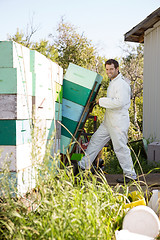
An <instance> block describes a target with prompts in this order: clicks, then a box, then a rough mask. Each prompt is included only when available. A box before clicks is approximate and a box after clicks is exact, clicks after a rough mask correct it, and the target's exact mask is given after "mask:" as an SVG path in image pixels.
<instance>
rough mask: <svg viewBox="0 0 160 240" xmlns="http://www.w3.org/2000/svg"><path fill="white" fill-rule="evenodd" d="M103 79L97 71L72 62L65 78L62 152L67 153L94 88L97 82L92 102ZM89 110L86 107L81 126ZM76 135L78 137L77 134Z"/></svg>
mask: <svg viewBox="0 0 160 240" xmlns="http://www.w3.org/2000/svg"><path fill="white" fill-rule="evenodd" d="M101 81H102V77H101V76H100V75H99V74H97V73H96V72H93V71H90V70H87V69H85V68H82V67H80V66H77V65H75V64H72V63H70V64H69V67H68V69H67V71H66V74H65V76H64V79H63V100H62V124H63V125H64V126H65V128H64V127H63V126H62V130H61V153H64V154H65V153H66V151H67V145H68V146H69V144H70V142H71V139H72V135H74V133H75V131H76V128H77V126H78V124H79V121H80V119H81V116H82V114H83V112H84V109H85V106H86V104H87V101H88V99H89V97H90V94H91V92H92V89H93V87H94V85H95V83H96V87H95V89H94V92H93V93H92V97H91V99H90V102H92V100H93V99H94V97H95V94H96V92H97V90H98V87H99V85H100V83H101ZM88 111H89V110H87V109H85V113H84V117H83V119H81V120H82V121H81V124H80V126H79V128H81V127H82V125H83V123H84V122H85V118H86V116H87V113H88ZM66 128H67V129H68V130H69V132H68V131H67V130H66ZM75 137H76V138H77V135H76V136H75ZM69 139H70V140H69ZM72 147H73V145H72Z"/></svg>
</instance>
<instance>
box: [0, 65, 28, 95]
mask: <svg viewBox="0 0 160 240" xmlns="http://www.w3.org/2000/svg"><path fill="white" fill-rule="evenodd" d="M16 93H17V94H23V95H30V96H32V74H31V73H30V72H26V74H25V75H24V73H23V72H21V71H19V70H18V69H17V68H0V94H16Z"/></svg>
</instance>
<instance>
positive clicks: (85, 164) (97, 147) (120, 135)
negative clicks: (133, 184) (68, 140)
mask: <svg viewBox="0 0 160 240" xmlns="http://www.w3.org/2000/svg"><path fill="white" fill-rule="evenodd" d="M110 139H111V140H112V144H113V148H114V152H115V154H116V156H117V158H118V161H119V164H120V166H121V168H122V169H123V173H124V175H125V176H128V177H132V178H133V179H135V178H136V173H135V170H134V167H133V162H132V158H131V153H130V149H129V147H128V146H127V142H128V130H125V131H124V130H120V129H117V128H115V127H109V128H107V127H106V126H104V123H102V124H101V125H100V126H99V128H98V129H97V131H96V132H95V133H94V134H93V135H92V137H91V140H90V142H89V145H88V147H87V150H86V152H85V156H84V157H83V158H82V160H81V161H79V162H78V164H79V166H80V167H81V168H83V169H89V168H90V167H91V164H92V163H93V161H94V160H95V158H96V157H97V155H98V153H99V152H100V151H101V149H102V148H103V147H104V146H105V145H106V143H107V142H108V141H109V140H110Z"/></svg>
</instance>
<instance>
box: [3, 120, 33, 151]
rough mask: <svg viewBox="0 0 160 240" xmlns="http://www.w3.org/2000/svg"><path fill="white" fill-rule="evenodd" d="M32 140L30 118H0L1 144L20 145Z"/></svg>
mask: <svg viewBox="0 0 160 240" xmlns="http://www.w3.org/2000/svg"><path fill="white" fill-rule="evenodd" d="M30 141H31V128H30V122H29V120H0V145H14V146H16V145H19V144H24V143H28V142H30Z"/></svg>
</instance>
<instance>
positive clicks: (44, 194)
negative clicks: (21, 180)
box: [0, 142, 148, 240]
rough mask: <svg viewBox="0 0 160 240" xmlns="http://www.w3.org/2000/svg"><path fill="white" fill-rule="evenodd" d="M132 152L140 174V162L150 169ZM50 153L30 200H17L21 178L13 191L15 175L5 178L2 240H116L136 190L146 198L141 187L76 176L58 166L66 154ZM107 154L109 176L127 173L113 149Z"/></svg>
mask: <svg viewBox="0 0 160 240" xmlns="http://www.w3.org/2000/svg"><path fill="white" fill-rule="evenodd" d="M49 144H51V142H50V143H49ZM36 148H37V150H36V149H34V148H33V150H34V153H33V156H32V157H33V163H35V161H36V162H37V161H38V160H37V159H38V151H39V148H40V146H39V145H38V147H36ZM132 149H133V151H132V154H133V158H134V162H135V168H136V170H137V171H141V168H140V167H139V164H138V163H137V158H139V159H140V164H142V168H143V170H144V168H145V167H144V166H145V164H144V165H143V161H141V156H142V155H141V154H139V147H137V148H136V147H135V146H133V145H132ZM137 149H138V150H137ZM49 152H50V151H49V150H48V151H47V154H46V156H45V159H44V161H43V163H41V164H40V165H38V166H36V167H37V179H36V182H37V185H36V188H35V189H34V190H32V191H30V192H28V193H27V194H26V195H25V196H19V195H17V197H15V196H16V193H17V189H16V187H15V186H16V184H15V182H14V180H15V179H14V180H13V183H12V188H11V182H10V181H9V179H11V177H10V172H9V171H7V167H6V168H5V170H4V175H3V177H2V178H1V191H2V189H4V190H5V191H4V194H3V196H2V195H1V199H0V240H1V239H3V240H10V239H16V240H23V239H24V240H28V239H33V240H34V239H36V240H39V239H47V240H52V239H54V240H69V239H71V240H74V239H75V240H88V239H89V240H90V239H92V240H100V239H107V240H113V239H115V231H116V230H119V229H121V228H122V222H123V218H124V216H125V214H126V212H127V211H128V209H126V208H125V203H129V202H130V199H129V197H128V196H129V195H128V194H129V193H130V192H131V189H133V185H134V190H135V189H137V191H138V193H139V194H140V195H141V196H144V193H143V191H142V189H141V186H140V185H139V184H138V183H132V184H129V185H124V186H122V185H117V186H116V187H110V186H109V185H108V183H107V180H106V178H105V176H104V174H103V173H101V174H97V175H92V174H91V172H89V171H87V172H85V173H83V175H82V174H80V176H79V177H74V175H73V170H72V166H71V165H69V166H64V165H63V162H62V163H61V166H63V169H62V168H61V169H60V168H59V167H58V165H57V163H58V162H60V155H59V154H57V155H55V156H54V158H53V157H51V156H50V154H49ZM104 154H106V155H105V156H107V157H106V159H105V164H106V165H105V167H106V171H107V172H108V173H122V169H121V168H120V166H119V163H118V161H117V159H116V157H115V155H114V152H113V151H112V150H111V149H109V151H106V152H104ZM137 156H138V157H137ZM147 170H148V169H146V170H145V171H147ZM140 173H142V172H140ZM10 189H11V190H12V191H10ZM146 189H147V186H146ZM1 191H0V192H1ZM132 191H133V190H132ZM13 192H14V194H13ZM145 194H146V193H145ZM147 197H148V196H147Z"/></svg>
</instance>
